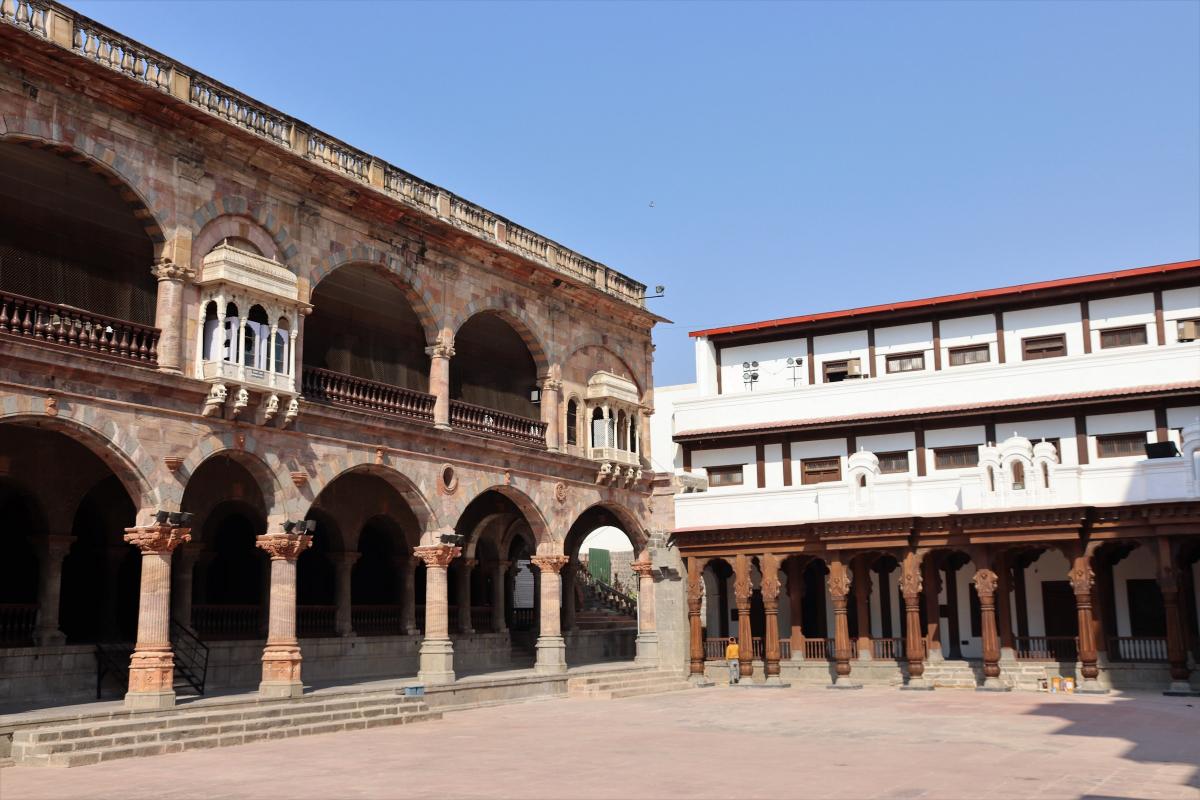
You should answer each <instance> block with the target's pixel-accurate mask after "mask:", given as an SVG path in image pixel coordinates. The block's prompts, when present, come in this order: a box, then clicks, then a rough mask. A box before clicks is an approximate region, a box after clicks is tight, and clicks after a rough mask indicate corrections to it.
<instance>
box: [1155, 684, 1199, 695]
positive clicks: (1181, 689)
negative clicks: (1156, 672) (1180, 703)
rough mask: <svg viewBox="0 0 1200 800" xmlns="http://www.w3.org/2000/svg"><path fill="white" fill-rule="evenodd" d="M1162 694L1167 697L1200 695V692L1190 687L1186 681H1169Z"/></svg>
mask: <svg viewBox="0 0 1200 800" xmlns="http://www.w3.org/2000/svg"><path fill="white" fill-rule="evenodd" d="M1163 694H1164V695H1166V696H1167V697H1200V692H1198V691H1196V690H1195V689H1193V688H1192V685H1191V684H1190V683H1188V682H1187V681H1171V685H1170V687H1168V688H1167V690H1166V691H1165V692H1163Z"/></svg>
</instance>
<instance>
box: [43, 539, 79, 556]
mask: <svg viewBox="0 0 1200 800" xmlns="http://www.w3.org/2000/svg"><path fill="white" fill-rule="evenodd" d="M74 542H75V537H74V536H71V535H70V534H59V533H52V534H50V535H49V536H47V537H46V554H47V555H49V556H50V558H59V559H61V558H62V557H63V556H65V555H66V554H67V553H68V552H69V551H70V549H71V545H72V544H74Z"/></svg>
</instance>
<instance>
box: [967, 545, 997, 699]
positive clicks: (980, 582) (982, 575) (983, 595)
mask: <svg viewBox="0 0 1200 800" xmlns="http://www.w3.org/2000/svg"><path fill="white" fill-rule="evenodd" d="M972 580H973V582H974V584H975V593H976V594H978V595H979V624H980V627H981V628H982V630H981V633H982V634H983V686H982V687H980V688H982V689H989V690H992V691H1003V690H1004V688H1005V687H1004V686H1003V684H1001V683H1000V636H999V634H998V633H997V631H996V586H997V584H998V583H999V582H1000V576H999V575H997V574H996V573H995V572H993V571H992V570H990V569H986V568H984V569H977V570H975V577H974V578H973V579H972Z"/></svg>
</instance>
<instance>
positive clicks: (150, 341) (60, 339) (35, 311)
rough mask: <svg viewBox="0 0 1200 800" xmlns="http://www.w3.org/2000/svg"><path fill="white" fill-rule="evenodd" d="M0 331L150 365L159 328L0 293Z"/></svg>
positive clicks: (155, 361) (155, 355)
mask: <svg viewBox="0 0 1200 800" xmlns="http://www.w3.org/2000/svg"><path fill="white" fill-rule="evenodd" d="M0 333H7V334H10V335H12V336H22V337H26V338H30V339H37V340H39V341H41V342H47V343H51V344H57V345H61V346H63V347H69V348H71V349H73V350H88V351H92V352H94V353H96V354H98V355H104V356H105V357H108V358H117V359H122V360H125V361H136V362H139V363H142V364H147V365H154V364H156V363H157V362H158V338H159V331H158V329H157V328H152V327H150V326H148V325H139V324H137V323H136V322H127V321H125V320H120V319H114V318H112V317H105V316H102V315H100V314H93V313H91V312H89V311H83V310H81V309H78V308H72V307H70V306H63V305H57V304H55V303H47V302H45V301H43V300H35V299H33V298H31V297H24V296H22V295H19V294H12V293H11V292H0Z"/></svg>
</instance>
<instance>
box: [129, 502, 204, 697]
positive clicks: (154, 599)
mask: <svg viewBox="0 0 1200 800" xmlns="http://www.w3.org/2000/svg"><path fill="white" fill-rule="evenodd" d="M124 538H125V541H127V542H129V543H130V544H132V545H134V546H135V547H137V549H138V550H140V551H141V553H142V585H141V594H140V597H139V599H138V632H137V644H135V645H134V648H133V655H132V656H131V657H130V660H129V691H128V692H127V693H126V694H125V706H126V707H127V708H137V709H144V708H151V709H153V708H170V707H172V706H174V705H175V689H174V688H173V687H174V684H175V655H174V653H173V652H172V651H171V553H172V552H173V551H174V550H175V548H177V547H179V545H181V544H183V543H184V542H187V541H190V540H191V538H192V534H191V531H190V530H189V529H188V528H178V527H175V526H173V525H159V524H151V525H146V526H144V527H141V528H126V529H125V537H124Z"/></svg>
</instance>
